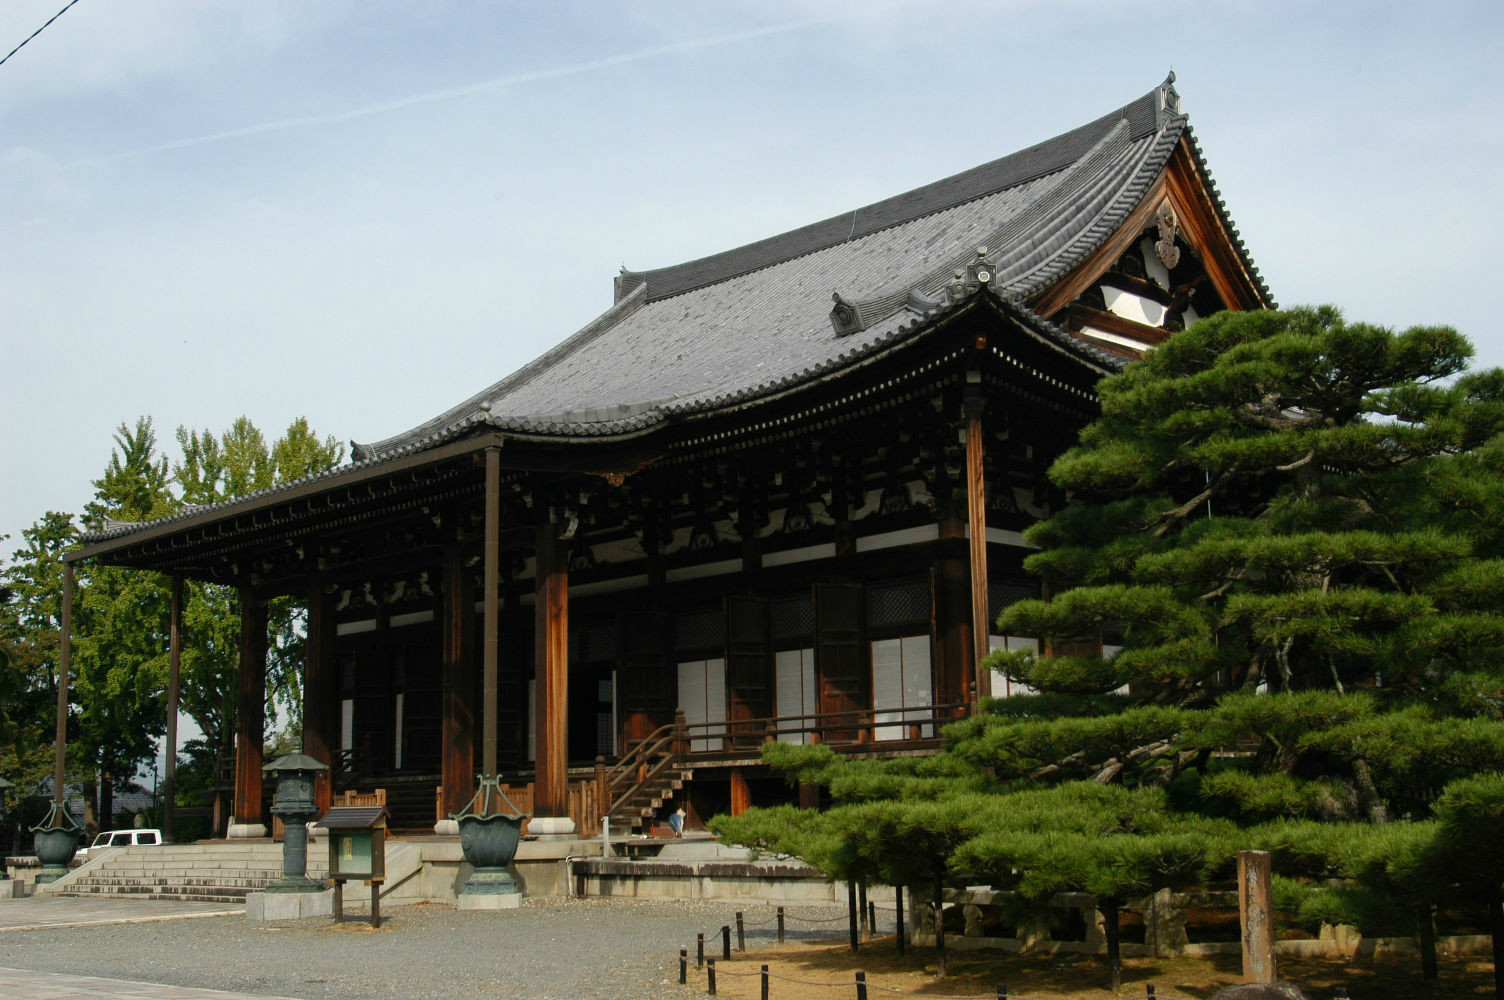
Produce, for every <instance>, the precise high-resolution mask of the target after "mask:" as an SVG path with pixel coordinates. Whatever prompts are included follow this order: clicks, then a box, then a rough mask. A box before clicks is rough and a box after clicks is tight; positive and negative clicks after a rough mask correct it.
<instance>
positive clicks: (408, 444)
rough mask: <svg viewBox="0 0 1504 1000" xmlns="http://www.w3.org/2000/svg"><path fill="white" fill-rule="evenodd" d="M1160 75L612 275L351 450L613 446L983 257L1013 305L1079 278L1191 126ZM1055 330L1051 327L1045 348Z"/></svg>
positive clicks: (889, 333)
mask: <svg viewBox="0 0 1504 1000" xmlns="http://www.w3.org/2000/svg"><path fill="white" fill-rule="evenodd" d="M1173 80H1174V77H1173V75H1172V76H1171V77H1170V79H1169V80H1166V81H1165V83H1164V84H1162V85H1161V86H1159V87H1156V88H1155V89H1154V90H1152V91H1150V92H1149V93H1148V94H1145V95H1144V96H1143V97H1141V98H1139V99H1138V100H1136V101H1133V102H1132V103H1130V104H1128V105H1125V106H1124V107H1122V108H1119V109H1117V110H1116V111H1113V112H1112V113H1110V114H1107V115H1104V116H1102V117H1101V118H1098V119H1097V120H1095V121H1093V122H1090V123H1088V124H1086V125H1082V126H1080V127H1079V128H1076V129H1072V130H1071V131H1069V132H1066V133H1064V134H1062V135H1059V136H1056V137H1055V138H1053V139H1050V140H1047V141H1046V142H1042V143H1040V144H1038V145H1036V146H1032V147H1030V148H1028V149H1025V150H1023V151H1021V152H1018V153H1014V154H1012V155H1010V156H1005V157H1003V158H1001V159H999V160H994V161H992V162H991V163H987V164H983V165H982V166H980V167H975V168H973V169H971V170H967V171H965V172H963V173H960V174H956V175H955V176H953V177H948V178H946V179H944V180H941V181H937V182H935V183H933V184H928V185H925V186H924V187H921V188H917V189H915V190H914V191H910V192H908V193H906V194H902V195H898V196H896V197H893V198H889V199H886V200H884V201H880V202H877V203H876V204H873V205H869V206H866V207H865V208H860V209H857V210H855V211H853V212H849V213H843V214H841V215H839V216H835V217H833V218H830V219H826V220H824V221H823V222H817V223H814V224H812V225H809V226H805V227H803V228H801V229H796V230H794V231H792V232H789V233H784V234H782V235H780V236H775V237H772V238H770V239H766V240H760V241H758V242H756V243H751V244H748V245H747V246H744V247H740V248H737V249H735V250H731V251H728V252H726V253H721V254H716V255H714V256H711V257H705V258H701V259H700V260H695V261H690V262H688V263H686V264H679V265H676V266H674V267H666V268H660V269H658V270H653V271H643V272H627V271H624V272H623V273H622V275H621V277H620V278H619V279H618V285H617V287H618V300H617V302H616V303H615V304H614V305H613V306H612V307H611V309H609V310H607V311H606V312H605V313H604V314H603V315H602V316H601V317H600V318H599V319H597V320H596V321H595V322H593V323H591V324H590V325H589V326H587V327H585V328H584V329H583V330H581V331H580V332H578V333H577V334H575V335H574V336H573V337H571V338H569V339H568V340H566V341H564V342H563V343H561V344H560V345H558V346H557V347H555V348H554V349H553V350H551V351H549V352H548V353H546V354H544V355H543V356H542V357H540V358H538V359H537V360H536V361H534V362H533V363H532V364H529V365H527V366H526V367H524V368H522V369H520V370H518V371H517V372H516V373H514V374H512V375H510V376H508V377H507V378H504V379H502V380H501V381H499V382H497V383H495V384H494V385H491V386H489V387H487V388H486V389H484V390H482V391H480V392H478V393H476V394H475V395H474V396H471V397H470V398H469V399H467V400H465V401H464V402H463V403H460V404H459V405H458V406H455V407H453V408H452V409H450V410H448V411H446V412H444V413H441V414H439V415H438V416H436V417H434V418H433V419H432V420H429V421H427V422H425V423H423V424H420V425H419V426H417V427H415V428H413V429H412V430H410V431H407V432H406V433H403V434H399V435H396V436H395V437H391V438H388V439H386V440H384V441H379V442H376V443H374V444H370V445H358V446H356V448H355V449H354V451H353V452H352V455H353V457H355V458H357V459H361V458H383V457H387V456H392V455H396V454H398V453H403V452H406V451H409V450H411V449H413V448H415V447H417V448H421V447H430V446H432V445H434V444H437V443H439V442H442V441H445V440H449V439H452V438H454V437H456V436H459V435H462V434H465V433H468V432H470V431H471V430H473V429H475V428H477V427H490V428H495V429H498V430H511V431H514V432H521V433H525V434H536V435H540V436H547V437H560V438H589V437H597V436H601V435H615V434H622V433H627V432H631V431H634V430H641V429H643V428H646V427H649V426H652V425H654V424H656V423H659V422H662V421H664V420H667V419H670V418H671V417H672V416H675V415H686V414H690V413H694V412H697V411H701V410H704V409H709V408H715V407H718V406H723V405H726V404H727V403H728V402H734V401H740V400H747V399H752V398H756V397H757V396H759V395H763V394H767V393H771V392H776V391H780V390H782V389H786V388H788V387H790V386H792V385H797V384H798V383H800V382H801V381H803V380H805V379H808V378H813V377H816V376H818V375H819V374H821V373H825V372H829V371H832V370H835V369H838V368H840V367H841V365H842V364H843V363H848V362H849V361H850V360H851V359H853V358H855V357H858V356H860V355H862V354H864V353H865V352H866V351H868V350H870V349H872V348H873V347H875V346H877V345H880V344H886V343H890V342H891V341H892V340H893V338H894V337H896V336H900V335H902V334H903V333H904V332H905V331H912V329H913V328H914V326H915V323H914V321H915V320H916V318H917V317H918V316H919V315H920V314H921V313H923V312H924V311H925V309H926V308H927V306H926V305H925V303H926V302H927V301H928V302H930V303H931V304H933V297H934V296H935V295H936V294H937V293H939V292H940V291H941V290H942V289H943V287H944V285H945V283H946V281H947V280H948V279H949V278H950V276H951V275H952V274H953V272H954V270H955V268H956V267H958V266H960V264H962V263H963V262H964V261H966V260H967V259H970V258H974V257H975V253H976V248H977V247H978V246H980V245H985V246H987V247H988V250H989V253H988V258H987V259H988V262H989V264H990V265H991V266H992V269H993V270H994V272H995V273H996V280H995V281H994V282H993V284H992V286H991V287H992V288H993V290H994V291H995V292H997V293H999V294H1001V295H1002V296H1003V297H1004V298H1007V299H1010V300H1012V301H1015V302H1020V301H1022V300H1024V299H1025V298H1027V297H1029V296H1032V295H1034V294H1036V293H1037V292H1039V291H1042V290H1043V289H1045V288H1048V287H1049V286H1050V285H1052V284H1054V283H1055V282H1056V281H1058V280H1060V279H1061V278H1062V277H1064V276H1065V275H1066V274H1068V273H1069V272H1070V271H1071V270H1072V269H1073V268H1075V267H1076V266H1078V265H1079V264H1080V263H1081V262H1082V261H1083V260H1084V259H1085V258H1086V257H1087V255H1089V254H1090V253H1091V252H1092V251H1093V250H1095V249H1096V248H1097V247H1098V246H1099V245H1101V243H1102V242H1103V241H1105V240H1106V239H1107V237H1108V236H1110V235H1111V234H1112V232H1113V231H1114V230H1115V229H1116V228H1117V227H1118V226H1119V225H1120V224H1121V223H1122V221H1123V220H1124V219H1125V218H1126V217H1127V216H1128V214H1129V213H1130V212H1132V210H1133V209H1134V208H1135V207H1136V206H1137V205H1138V204H1139V202H1140V201H1141V200H1142V198H1143V196H1144V194H1145V193H1146V191H1147V190H1148V188H1149V187H1150V186H1151V185H1152V184H1153V183H1154V182H1155V180H1156V179H1157V178H1158V177H1159V176H1160V174H1161V173H1162V171H1163V169H1164V167H1165V165H1166V163H1167V162H1168V160H1169V157H1170V155H1171V154H1172V153H1173V152H1174V150H1175V147H1176V144H1177V143H1178V142H1179V140H1180V138H1181V136H1182V135H1184V134H1185V133H1186V132H1187V131H1188V130H1187V126H1186V119H1185V116H1184V115H1182V114H1181V113H1180V105H1179V98H1178V96H1177V95H1176V93H1175V90H1174V88H1173V86H1172V84H1173ZM1224 221H1225V220H1224ZM832 292H835V293H838V294H839V295H840V297H841V299H842V300H843V301H846V302H852V303H856V304H857V308H858V310H859V311H860V314H861V318H862V322H861V324H860V327H861V328H860V329H859V330H857V331H855V332H848V334H847V335H844V336H843V335H839V334H837V332H836V331H835V330H834V329H833V327H832V323H831V319H830V312H831V296H832ZM916 303H918V305H916ZM916 309H917V311H916ZM1030 321H1031V322H1032V323H1034V325H1035V326H1036V327H1037V328H1039V329H1041V330H1044V329H1045V328H1047V327H1049V325H1048V324H1044V323H1043V322H1042V321H1040V320H1038V318H1037V317H1030ZM1057 333H1059V331H1055V330H1054V329H1053V328H1052V327H1049V332H1047V334H1046V335H1048V336H1054V335H1055V334H1057ZM1060 336H1061V337H1063V338H1064V339H1065V340H1066V341H1068V342H1069V343H1068V345H1062V346H1068V347H1069V349H1070V350H1072V351H1073V352H1075V353H1077V354H1078V355H1080V356H1081V357H1083V359H1086V358H1092V360H1096V359H1095V358H1094V357H1093V354H1094V352H1090V351H1088V350H1087V349H1085V348H1084V345H1082V344H1081V342H1080V341H1078V340H1076V339H1075V338H1071V337H1069V336H1068V335H1065V334H1060Z"/></svg>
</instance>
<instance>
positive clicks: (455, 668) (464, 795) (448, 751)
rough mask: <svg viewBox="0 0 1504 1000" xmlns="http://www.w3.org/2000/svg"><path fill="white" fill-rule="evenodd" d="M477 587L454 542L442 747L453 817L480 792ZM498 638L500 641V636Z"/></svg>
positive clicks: (447, 584) (447, 573) (448, 568)
mask: <svg viewBox="0 0 1504 1000" xmlns="http://www.w3.org/2000/svg"><path fill="white" fill-rule="evenodd" d="M474 589H475V588H474V585H473V584H472V583H471V581H470V573H469V571H468V569H467V567H466V566H465V553H464V551H463V550H462V549H461V548H460V546H458V545H454V546H451V547H450V549H449V554H448V556H447V557H446V558H445V560H444V598H443V600H444V605H443V615H444V621H443V657H444V680H443V688H442V692H443V693H442V697H443V709H442V711H443V746H442V751H441V753H442V758H441V760H440V764H439V767H440V772H441V773H440V781H441V782H442V783H443V785H444V812H445V814H446V815H451V816H452V815H454V814H456V813H458V812H459V811H460V810H461V809H463V808H464V807H465V803H467V802H469V801H470V797H471V796H472V795H474V794H475V708H474V706H473V705H472V704H471V702H472V701H473V699H474V697H475V695H474V690H475V657H474V646H475V641H474V640H473V639H472V638H471V635H472V633H471V628H470V626H471V623H472V622H474V620H475V596H474ZM498 641H499V640H498Z"/></svg>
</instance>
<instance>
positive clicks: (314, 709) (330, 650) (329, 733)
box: [303, 575, 339, 814]
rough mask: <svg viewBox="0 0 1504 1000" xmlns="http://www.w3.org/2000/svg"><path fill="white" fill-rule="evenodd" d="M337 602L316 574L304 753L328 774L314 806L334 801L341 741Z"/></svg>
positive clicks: (318, 785)
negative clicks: (336, 620) (336, 626)
mask: <svg viewBox="0 0 1504 1000" xmlns="http://www.w3.org/2000/svg"><path fill="white" fill-rule="evenodd" d="M334 640H335V625H334V600H333V597H332V595H330V594H327V593H325V591H324V581H323V579H322V578H320V577H318V576H317V575H315V577H314V578H313V580H312V581H311V582H310V583H309V586H308V638H307V644H306V646H305V647H304V656H303V752H304V753H305V754H307V755H308V756H310V757H312V758H313V759H314V760H316V761H318V762H319V763H320V764H326V765H328V767H329V770H328V771H320V772H318V773H317V774H316V776H315V777H314V783H313V799H314V805H315V807H316V808H317V809H318V810H319V813H320V814H322V813H324V812H325V811H326V810H328V808H329V806H330V803H331V802H332V801H333V787H332V782H333V780H334V748H335V746H336V745H337V744H338V742H339V664H338V662H337V661H336V659H335V651H334Z"/></svg>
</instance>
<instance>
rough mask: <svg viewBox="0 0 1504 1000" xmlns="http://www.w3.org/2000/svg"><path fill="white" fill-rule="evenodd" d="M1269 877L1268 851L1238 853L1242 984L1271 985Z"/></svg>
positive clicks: (1270, 894)
mask: <svg viewBox="0 0 1504 1000" xmlns="http://www.w3.org/2000/svg"><path fill="white" fill-rule="evenodd" d="M1272 881H1273V873H1272V869H1271V866H1270V861H1269V852H1268V851H1239V852H1238V917H1239V921H1240V923H1241V924H1242V931H1243V982H1245V983H1272V982H1274V980H1275V978H1276V977H1275V972H1274V896H1273V891H1272Z"/></svg>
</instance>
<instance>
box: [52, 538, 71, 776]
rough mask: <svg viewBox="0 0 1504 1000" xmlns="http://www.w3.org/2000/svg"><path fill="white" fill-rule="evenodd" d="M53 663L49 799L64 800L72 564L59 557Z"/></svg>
mask: <svg viewBox="0 0 1504 1000" xmlns="http://www.w3.org/2000/svg"><path fill="white" fill-rule="evenodd" d="M61 641H62V649H61V650H59V652H58V663H57V742H56V744H55V747H56V750H55V753H54V759H53V771H52V801H53V802H56V803H58V804H59V805H61V804H62V803H64V802H66V801H68V795H67V790H66V787H65V785H64V779H63V760H64V758H65V756H66V755H67V749H68V675H69V672H70V666H71V664H72V659H73V564H72V563H71V562H68V561H67V560H64V561H63V634H62V638H61Z"/></svg>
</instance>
